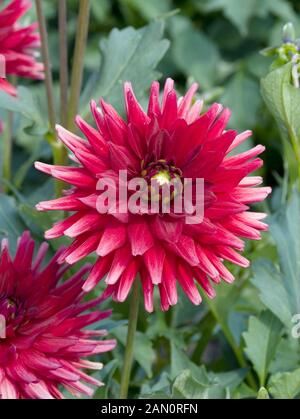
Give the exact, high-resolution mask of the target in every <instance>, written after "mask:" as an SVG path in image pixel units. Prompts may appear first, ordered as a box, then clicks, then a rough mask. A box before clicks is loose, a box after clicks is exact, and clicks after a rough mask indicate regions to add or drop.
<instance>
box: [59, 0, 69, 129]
mask: <svg viewBox="0 0 300 419" xmlns="http://www.w3.org/2000/svg"><path fill="white" fill-rule="evenodd" d="M58 27H59V48H60V49H59V62H60V70H59V79H60V121H61V124H62V125H63V126H66V124H67V117H68V85H69V74H68V36H67V2H66V0H60V1H59V2H58Z"/></svg>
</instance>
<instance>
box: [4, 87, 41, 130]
mask: <svg viewBox="0 0 300 419" xmlns="http://www.w3.org/2000/svg"><path fill="white" fill-rule="evenodd" d="M0 108H2V109H5V110H8V111H12V112H16V113H19V114H21V115H22V116H23V117H24V118H26V119H28V120H29V121H31V122H30V128H28V130H29V131H30V133H34V134H35V135H37V133H38V135H41V134H44V133H46V132H47V129H45V127H44V128H42V127H43V125H45V122H44V121H43V118H42V116H41V113H40V111H39V107H38V104H37V101H36V99H35V97H34V96H33V94H32V92H31V90H30V89H28V88H26V87H23V86H19V87H18V93H17V97H13V96H10V95H8V94H7V93H5V92H3V91H0Z"/></svg>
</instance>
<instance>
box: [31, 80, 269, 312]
mask: <svg viewBox="0 0 300 419" xmlns="http://www.w3.org/2000/svg"><path fill="white" fill-rule="evenodd" d="M196 90H197V86H196V85H193V86H192V87H191V88H190V90H189V91H188V92H187V94H186V95H185V97H184V98H182V99H180V100H178V98H177V95H176V92H175V90H174V87H173V81H172V80H170V79H169V80H168V81H167V82H166V85H165V89H164V94H163V98H162V103H160V99H159V84H158V83H157V82H154V83H153V85H152V88H151V93H150V100H149V108H148V112H147V113H146V112H144V110H143V109H142V108H141V106H140V105H139V103H138V102H137V100H136V98H135V96H134V93H133V91H132V88H131V85H130V83H125V101H126V112H127V121H124V120H123V119H122V118H121V117H120V116H119V115H118V114H117V112H116V111H115V110H114V108H113V107H112V106H110V105H109V104H107V103H106V102H104V100H101V109H99V108H98V107H97V105H96V103H94V102H92V104H91V109H92V114H93V117H94V120H95V123H96V126H97V128H96V129H95V128H93V127H92V126H90V125H89V124H87V123H86V122H85V121H84V120H82V118H80V117H79V116H78V117H77V119H76V122H77V125H78V127H79V128H80V130H81V131H82V133H83V134H84V135H85V137H86V138H87V141H85V140H83V139H82V138H80V137H78V136H76V135H75V134H72V133H70V132H68V131H66V130H65V129H64V128H62V127H60V126H58V127H57V131H58V136H59V138H60V139H61V141H63V142H64V143H65V145H66V146H67V147H68V148H69V149H70V150H71V151H72V152H73V153H74V155H75V157H76V160H77V161H78V162H79V166H78V167H60V166H51V165H46V164H43V163H36V167H37V168H38V169H39V170H41V171H43V172H45V173H47V174H49V175H52V176H53V177H55V178H57V179H60V180H62V181H65V182H67V183H69V184H72V185H73V188H72V189H70V190H69V191H68V192H67V193H66V194H65V196H64V197H62V198H60V199H57V200H54V201H49V202H42V203H40V204H39V205H38V206H37V208H38V209H39V210H41V211H47V210H64V211H72V212H74V214H73V215H71V216H70V217H68V218H67V219H65V220H63V221H61V222H59V223H57V224H56V225H55V226H54V227H53V228H52V229H51V230H49V231H48V232H47V233H46V237H47V238H49V239H50V238H57V237H60V236H62V235H64V234H65V235H66V236H69V237H71V238H73V239H74V241H73V243H72V245H71V246H70V247H69V248H68V249H67V250H66V251H65V252H64V253H63V254H62V255H61V257H60V261H61V262H63V261H65V262H67V263H69V264H73V263H75V262H77V261H78V260H80V259H82V258H84V257H86V256H87V255H88V254H90V253H92V252H95V251H96V252H97V255H98V256H99V258H98V260H97V262H96V264H95V266H94V268H93V270H92V272H91V274H90V276H89V278H88V280H87V282H86V283H85V285H84V289H85V290H86V291H88V290H90V289H92V288H93V287H94V286H95V285H96V284H97V283H98V282H99V281H100V280H101V279H102V278H103V277H104V276H105V275H107V276H106V280H105V281H106V284H107V290H106V293H105V294H111V295H112V296H113V298H114V299H115V300H116V301H124V300H125V299H126V298H127V295H128V293H129V291H130V289H131V286H132V284H133V282H134V281H135V278H136V277H137V274H138V273H139V274H140V275H139V276H140V278H141V283H142V287H143V292H144V299H145V307H146V309H147V310H148V311H149V312H151V311H152V310H153V288H154V285H158V287H159V291H160V296H161V306H162V309H163V310H167V309H168V308H169V306H171V305H174V304H176V303H177V288H176V283H177V281H178V282H179V284H180V285H181V287H182V288H183V290H184V291H185V293H186V294H187V295H188V297H189V298H190V300H191V301H192V302H193V303H194V304H200V303H201V296H200V294H199V290H198V287H197V285H200V288H202V289H203V291H204V292H205V293H206V294H207V295H208V296H209V297H211V298H212V297H214V295H215V291H214V288H213V287H212V284H211V281H212V282H214V283H219V282H220V281H221V279H223V280H224V281H226V282H229V283H231V282H232V281H233V280H234V277H233V275H232V274H231V273H230V272H229V271H228V269H227V268H226V267H225V266H224V261H230V262H233V263H235V264H237V265H240V266H242V267H248V266H249V261H248V260H247V259H245V258H244V257H243V256H241V255H240V254H239V253H238V252H237V251H242V250H243V249H244V242H243V241H242V240H241V238H240V237H245V238H248V239H254V240H257V239H260V233H259V231H260V230H266V229H267V226H266V224H264V223H262V222H261V221H260V220H261V219H263V218H264V217H265V215H264V214H260V213H252V212H249V206H248V205H249V204H251V203H253V202H259V201H262V200H264V199H265V198H266V197H267V195H268V194H269V193H270V188H266V187H262V188H254V187H255V186H257V185H259V184H261V182H262V179H261V178H260V177H247V176H248V175H249V174H250V173H251V172H253V171H254V170H256V169H258V168H259V167H261V166H262V160H260V159H259V158H257V155H258V154H260V153H262V152H263V151H264V147H263V146H257V147H255V148H253V149H252V150H249V151H247V152H244V153H242V154H238V155H235V156H232V155H230V152H231V151H232V150H233V149H235V148H236V147H237V146H239V145H240V144H241V143H243V142H244V141H245V140H246V139H247V138H248V137H249V136H250V135H251V132H249V131H247V132H244V133H243V134H240V135H238V134H237V132H236V131H233V130H228V131H226V130H225V128H226V124H227V122H228V120H229V117H230V111H229V110H228V109H223V108H222V106H221V105H219V104H214V105H212V106H211V108H210V109H209V110H208V111H207V112H206V113H204V114H202V115H201V114H200V111H201V107H202V102H201V101H196V102H195V103H194V104H193V105H192V100H193V96H194V94H195V92H196ZM124 169H127V170H128V177H129V178H134V177H142V178H143V179H144V180H146V181H147V182H150V180H153V179H157V180H158V181H159V182H160V183H161V184H165V183H169V182H170V180H171V179H173V178H174V177H175V178H177V179H181V181H182V182H183V180H184V179H186V178H191V179H196V178H203V179H204V206H205V212H204V219H203V221H202V222H201V223H199V224H188V223H186V214H185V213H182V214H181V215H178V214H174V213H171V214H163V213H159V214H149V213H147V214H132V213H127V214H115V213H113V212H112V211H108V213H106V214H100V213H99V212H98V211H97V201H98V197H99V194H100V192H99V191H98V190H97V186H96V185H97V181H98V180H99V179H104V178H109V179H117V178H118V173H119V171H120V170H124ZM101 193H102V192H101ZM193 198H195V197H194V196H193ZM158 199H160V198H158Z"/></svg>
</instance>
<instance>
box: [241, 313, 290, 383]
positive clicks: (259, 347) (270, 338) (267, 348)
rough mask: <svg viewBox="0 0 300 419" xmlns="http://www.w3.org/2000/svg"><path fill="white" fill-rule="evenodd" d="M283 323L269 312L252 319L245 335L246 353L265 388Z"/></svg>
mask: <svg viewBox="0 0 300 419" xmlns="http://www.w3.org/2000/svg"><path fill="white" fill-rule="evenodd" d="M281 330H282V323H281V322H280V321H279V320H278V319H277V318H276V317H275V316H274V315H273V314H272V313H271V312H269V311H267V312H264V313H262V315H261V316H260V317H259V318H258V317H254V316H252V317H250V319H249V328H248V331H247V332H245V333H244V334H243V337H244V340H245V342H246V348H245V352H246V354H247V355H248V357H249V359H250V361H251V362H252V364H253V366H254V369H255V371H256V372H257V375H258V377H259V380H260V385H261V387H263V386H264V385H265V383H266V378H267V374H268V372H269V367H270V364H271V362H272V360H273V358H274V355H275V352H276V349H277V346H278V343H279V340H280V337H281V333H280V332H281Z"/></svg>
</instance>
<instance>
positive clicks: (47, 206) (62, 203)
mask: <svg viewBox="0 0 300 419" xmlns="http://www.w3.org/2000/svg"><path fill="white" fill-rule="evenodd" d="M79 197H80V195H78V194H77V195H76V194H72V195H67V196H63V197H62V198H58V199H53V200H52V201H44V202H40V203H39V204H37V205H36V209H37V210H38V211H76V210H79V209H84V208H85V205H83V204H82V203H81V202H80V201H79V199H78V198H79Z"/></svg>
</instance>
